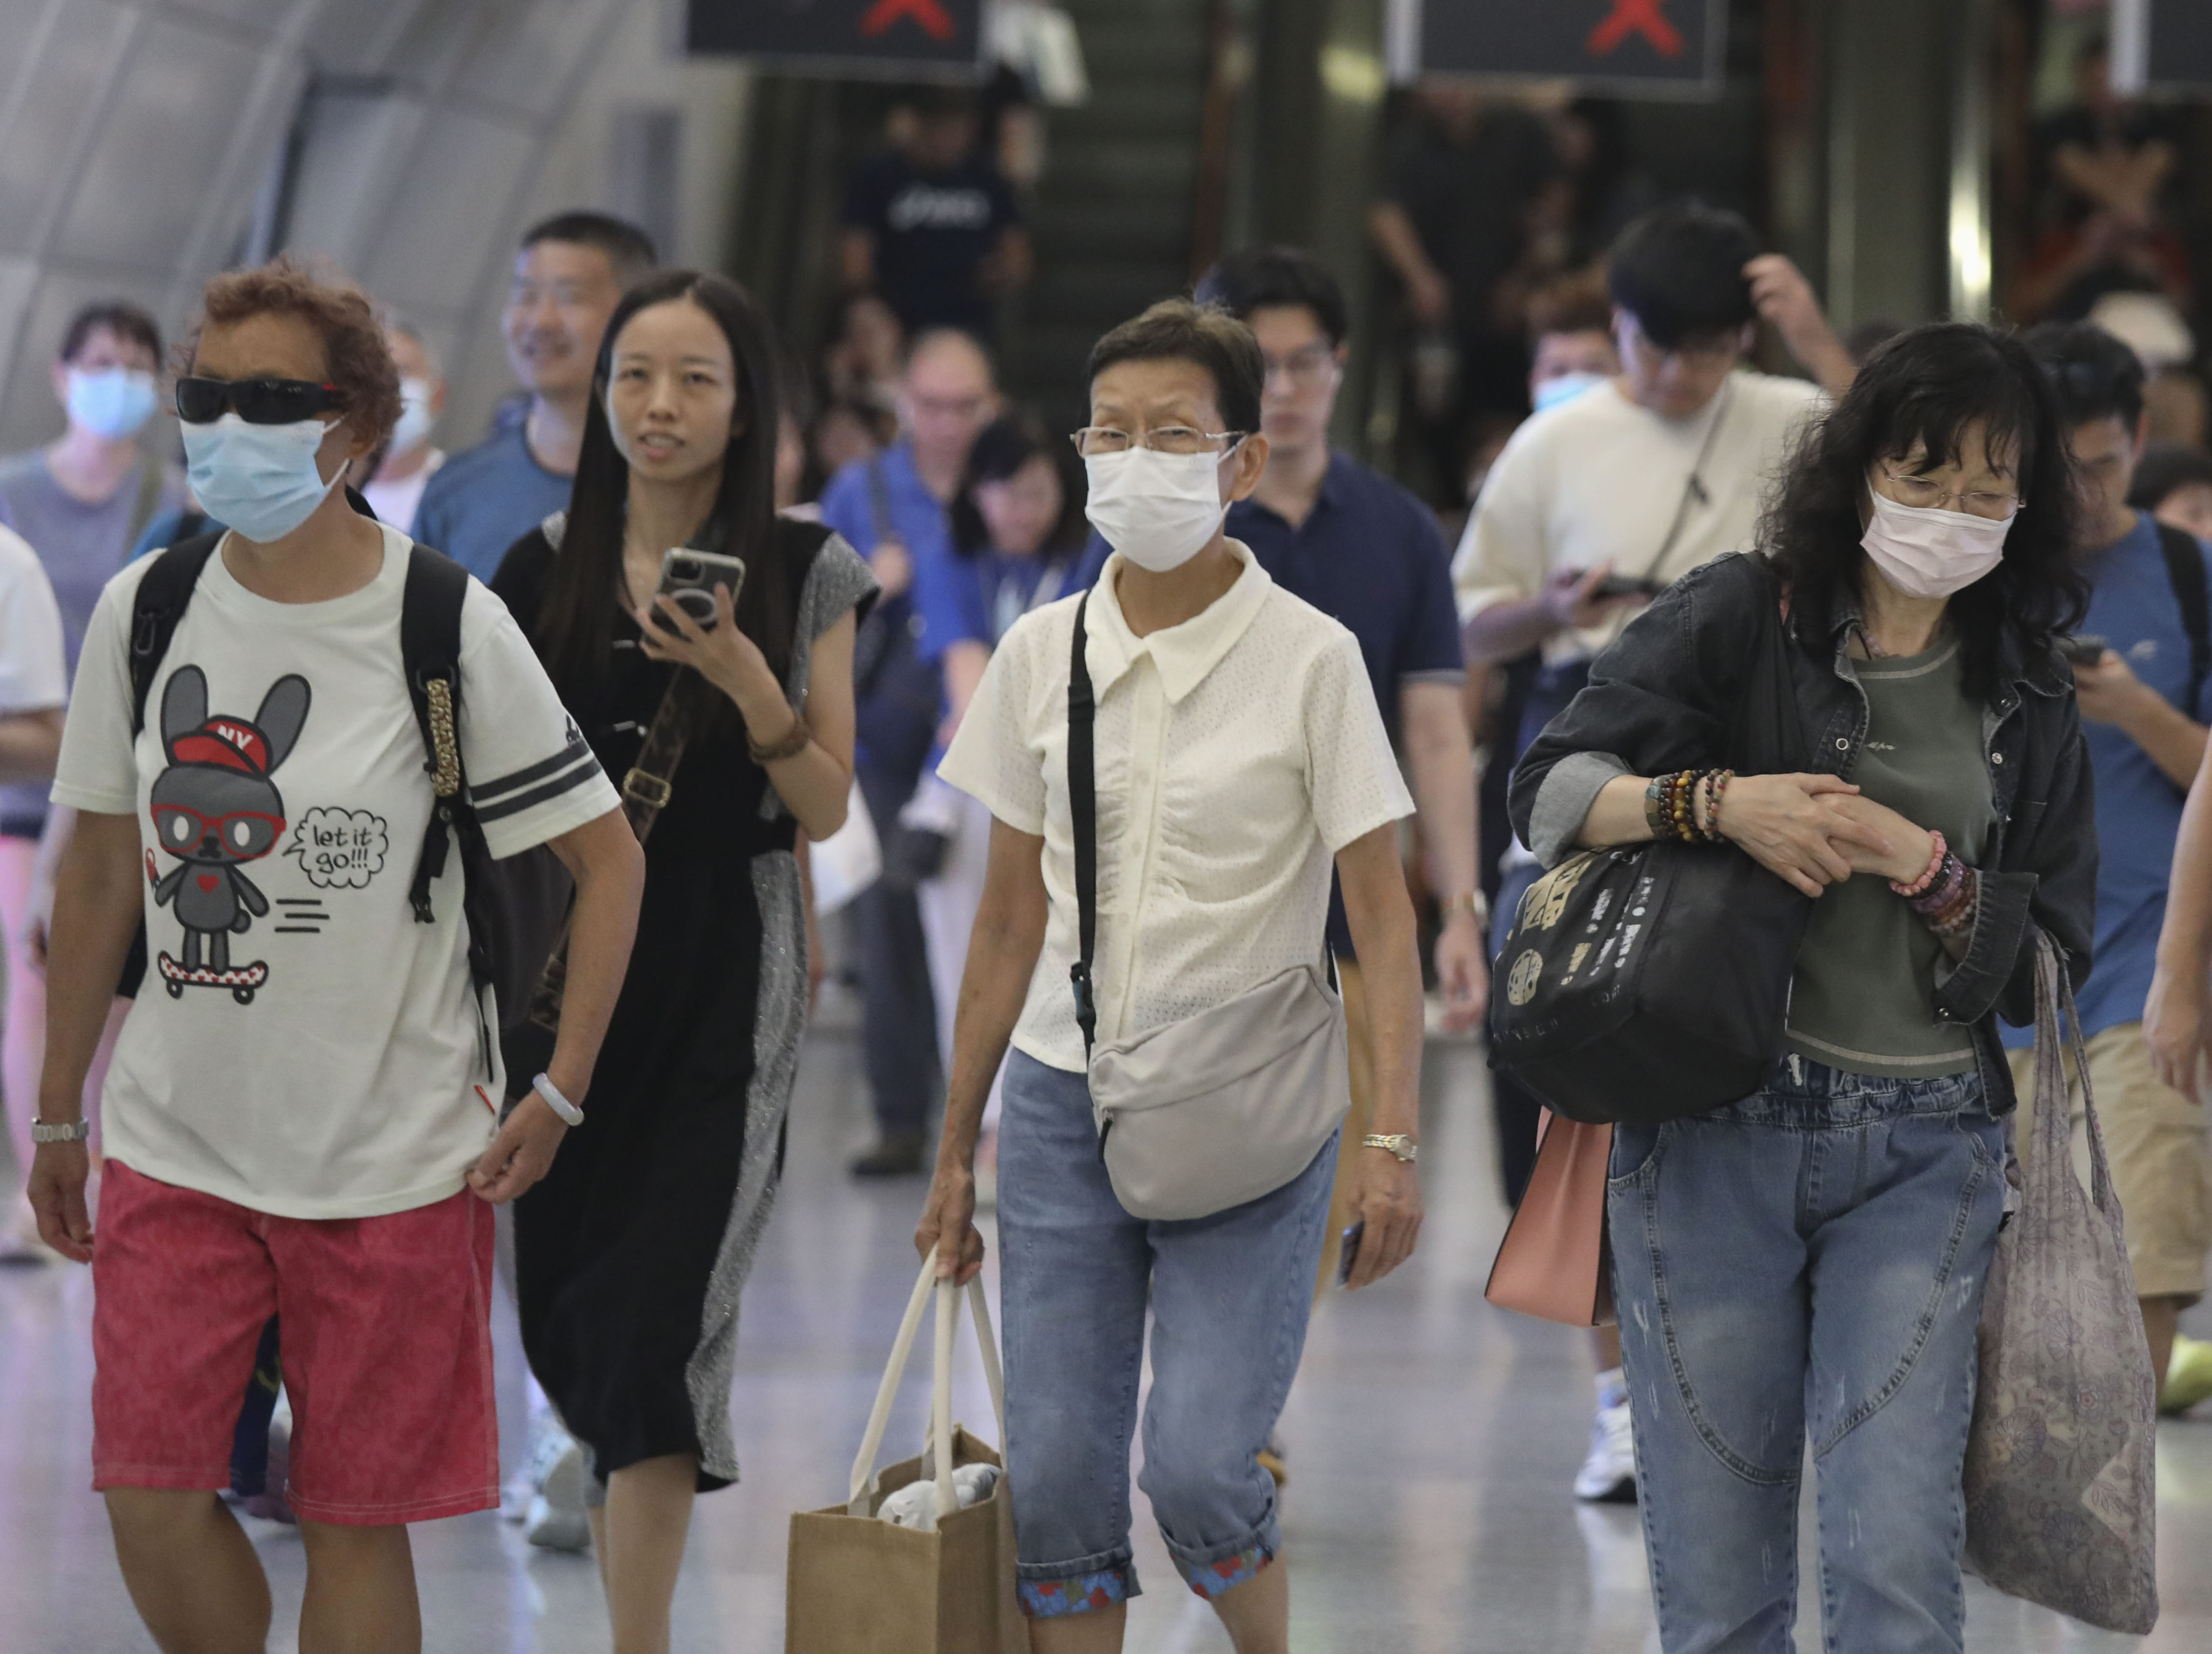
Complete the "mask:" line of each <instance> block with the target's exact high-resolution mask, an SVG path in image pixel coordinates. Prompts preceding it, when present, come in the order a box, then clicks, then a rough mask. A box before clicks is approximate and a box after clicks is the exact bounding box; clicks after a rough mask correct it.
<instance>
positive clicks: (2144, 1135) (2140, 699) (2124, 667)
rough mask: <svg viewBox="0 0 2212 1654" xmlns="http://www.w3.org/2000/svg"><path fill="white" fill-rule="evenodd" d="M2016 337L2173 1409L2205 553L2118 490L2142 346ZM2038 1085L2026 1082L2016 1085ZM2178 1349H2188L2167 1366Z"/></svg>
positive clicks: (2107, 1079)
mask: <svg viewBox="0 0 2212 1654" xmlns="http://www.w3.org/2000/svg"><path fill="white" fill-rule="evenodd" d="M2027 345H2028V348H2029V349H2030V350H2033V351H2034V353H2035V356H2036V359H2037V361H2039V362H2041V363H2042V365H2043V368H2044V372H2045V374H2046V375H2047V376H2048V377H2049V379H2050V380H2051V388H2052V390H2053V391H2055V392H2057V398H2058V405H2059V413H2060V417H2061V419H2062V421H2063V423H2064V424H2065V426H2066V428H2067V431H2068V440H2067V447H2068V448H2069V450H2070V452H2071V454H2072V458H2073V461H2074V469H2075V477H2076V479H2077V481H2076V486H2077V487H2078V489H2079V490H2080V492H2081V502H2082V506H2083V513H2082V540H2083V544H2082V546H2081V554H2080V560H2079V561H2080V567H2081V572H2082V573H2083V574H2084V575H2086V576H2087V579H2088V581H2089V611H2088V613H2087V615H2086V616H2085V617H2083V619H2082V622H2081V629H2080V632H2079V634H2078V635H2079V638H2080V641H2081V645H2082V646H2083V647H2082V648H2081V650H2080V651H2079V653H2078V654H2076V655H2075V660H2074V681H2075V690H2076V692H2077V694H2078V695H2079V696H2080V699H2081V733H2082V735H2083V736H2084V738H2085V739H2087V742H2088V744H2089V764H2090V769H2091V771H2092V773H2093V775H2094V776H2095V778H2096V783H2097V848H2098V857H2097V936H2096V950H2095V956H2094V957H2095V958H2096V961H2097V969H2096V970H2095V972H2094V973H2093V975H2092V976H2090V978H2089V980H2088V982H2087V983H2085V984H2084V985H2083V986H2082V987H2081V989H2080V990H2079V992H2078V993H2077V994H2076V996H2075V1008H2076V1009H2077V1011H2078V1012H2079V1013H2080V1015H2081V1033H2082V1036H2083V1037H2084V1038H2085V1039H2086V1040H2087V1052H2088V1066H2089V1083H2090V1086H2091V1089H2092V1090H2093V1092H2094V1093H2095V1096H2096V1098H2097V1116H2098V1121H2099V1123H2100V1126H2101V1128H2102V1129H2103V1132H2104V1138H2105V1147H2106V1152H2107V1153H2108V1154H2109V1155H2110V1156H2111V1157H2112V1183H2113V1185H2114V1187H2115V1188H2116V1189H2118V1192H2119V1196H2120V1207H2121V1209H2122V1210H2123V1211H2124V1212H2125V1213H2126V1214H2127V1232H2128V1256H2129V1261H2130V1262H2131V1263H2132V1264H2133V1265H2134V1268H2135V1277H2136V1292H2137V1293H2138V1295H2139V1296H2140V1297H2141V1298H2142V1318H2143V1331H2144V1333H2145V1335H2146V1336H2147V1337H2148V1339H2149V1341H2150V1353H2151V1361H2152V1364H2153V1366H2154V1370H2155V1371H2157V1372H2158V1374H2159V1377H2160V1380H2161V1381H2162V1383H2164V1384H2165V1394H2164V1396H2162V1398H2161V1399H2162V1401H2163V1402H2164V1403H2165V1404H2166V1406H2167V1407H2169V1408H2175V1409H2176V1410H2179V1409H2181V1408H2188V1407H2190V1406H2192V1405H2193V1404H2194V1403H2196V1402H2199V1401H2202V1400H2203V1399H2204V1397H2205V1396H2208V1395H2212V1349H2207V1348H2206V1347H2204V1346H2203V1345H2201V1344H2193V1345H2180V1344H2178V1342H2177V1339H2176V1323H2177V1321H2178V1319H2179V1314H2180V1311H2181V1310H2184V1309H2186V1308H2187V1307H2188V1306H2189V1305H2190V1304H2193V1303H2195V1302H2196V1301H2197V1298H2200V1297H2202V1296H2203V1292H2204V1286H2205V1268H2204V1258H2205V1253H2206V1250H2207V1249H2208V1248H2212V1146H2208V1142H2207V1139H2206V1135H2205V1116H2204V1107H2203V1101H2202V1099H2201V1098H2196V1097H2191V1096H2189V1095H2187V1094H2186V1093H2185V1091H2184V1090H2177V1089H2175V1087H2174V1086H2172V1085H2168V1084H2167V1083H2166V1080H2165V1079H2162V1078H2161V1077H2160V1073H2159V1063H2158V1057H2157V1053H2156V1052H2155V1051H2154V1049H2153V1048H2154V1046H2155V1045H2159V1044H2165V1043H2168V1041H2167V1039H2166V1037H2165V1036H2167V1035H2169V1034H2170V1033H2171V1032H2172V1031H2173V1030H2174V1029H2176V1028H2182V1027H2197V1026H2201V1025H2202V1023H2203V1012H2202V1010H2201V1008H2200V1007H2201V1006H2202V1004H2203V970H2202V966H2201V964H2199V967H2198V969H2197V970H2195V971H2193V972H2185V973H2183V976H2184V977H2188V976H2193V977H2194V982H2193V983H2192V982H2183V980H2182V979H2181V978H2177V979H2176V981H2177V991H2175V992H2172V993H2169V994H2163V995H2160V994H2156V993H2154V990H2153V988H2152V977H2153V976H2154V967H2155V965H2156V964H2157V959H2158V952H2159V946H2158V944H2159V932H2160V927H2161V926H2162V925H2163V924H2164V923H2165V921H2166V898H2167V881H2168V876H2169V874H2170V873H2172V870H2173V866H2174V843H2175V840H2176V838H2177V837H2178V836H2179V833H2180V830H2181V816H2182V804H2183V800H2184V799H2185V796H2186V795H2187V794H2188V791H2189V787H2190V784H2191V781H2194V780H2195V779H2196V775H2197V766H2198V764H2199V763H2200V761H2201V760H2202V759H2203V756H2204V742H2205V726H2206V724H2207V723H2208V722H2212V637H2208V636H2207V632H2208V624H2207V618H2206V607H2207V601H2206V592H2207V589H2208V587H2212V553H2208V550H2207V548H2206V547H2205V545H2204V544H2203V542H2202V541H2200V540H2198V539H2197V538H2196V537H2195V536H2194V535H2192V534H2189V533H2185V532H2183V531H2182V530H2180V529H2175V528H2166V527H2164V526H2161V525H2160V524H2159V523H2157V522H2156V521H2154V520H2153V519H2152V518H2151V517H2150V515H2149V514H2148V513H2146V512H2139V511H2137V510H2136V509H2135V508H2132V507H2131V506H2130V505H2129V504H2128V502H2127V500H2128V490H2129V487H2130V484H2131V483H2132V482H2133V480H2134V474H2135V465H2136V460H2138V459H2141V458H2142V451H2143V444H2144V440H2145V436H2146V434H2147V431H2148V420H2147V418H2146V416H2145V413H2144V410H2143V372H2142V363H2141V362H2139V361H2138V360H2137V358H2136V354H2135V352H2134V351H2133V350H2130V349H2129V348H2128V347H2127V346H2126V345H2124V344H2122V343H2121V342H2120V341H2119V340H2118V339H2117V338H2114V337H2112V335H2111V334H2109V333H2107V332H2106V331H2104V330H2103V329H2101V328H2099V327H2096V326H2093V325H2091V324H2089V323H2087V322H2052V323H2046V324H2045V325H2043V326H2041V327H2038V328H2036V329H2034V330H2033V331H2031V332H2030V333H2029V334H2028V335H2027ZM1968 508H1969V509H1971V508H1972V507H1971V504H1970V505H1969V506H1968ZM2201 943H2202V939H2201V938H2200V939H2199V944H2200V945H2199V946H2198V947H2197V949H2196V958H2197V960H2198V961H2200V962H2201V961H2202V959H2203V957H2204V955H2203V946H2201ZM2167 952H2170V953H2171V952H2175V950H2173V949H2172V948H2169V949H2168V950H2167ZM2160 999H2163V1000H2164V1001H2165V1002H2166V1003H2165V1006H2164V1008H2165V1009H2166V1011H2167V1012H2173V1011H2175V1010H2179V1011H2181V1012H2182V1014H2181V1015H2179V1016H2169V1017H2168V1018H2166V1019H2165V1022H2166V1025H2165V1026H2164V1027H2161V1026H2160V1021H2161V1019H2160V1016H2159V1015H2157V1014H2155V1013H2149V1011H2148V1007H2149V1006H2150V1005H2151V1003H2152V1001H2153V1000H2160ZM2147 1030H2148V1031H2150V1034H2151V1037H2147V1032H2146V1031H2147ZM2005 1043H2006V1044H2007V1045H2008V1046H2010V1047H2012V1048H2013V1050H2012V1056H2013V1064H2014V1067H2013V1073H2014V1077H2015V1079H2016V1080H2017V1079H2020V1078H2021V1076H2023V1075H2026V1074H2029V1073H2033V1067H2032V1062H2033V1047H2034V1043H2035V1034H2034V1031H2033V1029H2026V1028H2021V1029H2007V1030H2006V1031H2005ZM2173 1043H2176V1044H2179V1043H2193V1042H2186V1041H2180V1042H2173ZM2192 1055H2193V1054H2192ZM2168 1066H2169V1067H2173V1068H2175V1069H2177V1070H2178V1071H2179V1075H2178V1077H2179V1078H2181V1079H2184V1080H2185V1081H2194V1080H2195V1079H2196V1078H2197V1076H2196V1073H2195V1072H2194V1071H2195V1067H2196V1065H2195V1063H2194V1061H2189V1062H2185V1063H2172V1064H2169V1065H2168ZM2032 1090H2033V1087H2022V1088H2021V1096H2022V1097H2027V1096H2028V1095H2029V1093H2030V1092H2031V1091H2032ZM2025 1129H2026V1128H2025V1127H2023V1128H2022V1130H2023V1132H2024V1131H2025ZM2022 1140H2023V1141H2024V1140H2026V1139H2025V1138H2024V1137H2023V1139H2022ZM2177 1347H2179V1348H2181V1349H2182V1350H2183V1351H2184V1356H2183V1359H2181V1360H2180V1361H2179V1362H2178V1363H2177V1362H2175V1361H2174V1359H2173V1351H2174V1350H2175V1349H2176V1348H2177ZM2177 1380H2179V1382H2176V1381H2177Z"/></svg>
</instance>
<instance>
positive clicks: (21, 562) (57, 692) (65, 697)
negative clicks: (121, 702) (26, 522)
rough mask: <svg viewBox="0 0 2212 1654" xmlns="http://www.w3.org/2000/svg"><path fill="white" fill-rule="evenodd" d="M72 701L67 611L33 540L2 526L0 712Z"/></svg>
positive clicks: (39, 709) (39, 708)
mask: <svg viewBox="0 0 2212 1654" xmlns="http://www.w3.org/2000/svg"><path fill="white" fill-rule="evenodd" d="M68 701H69V668H68V666H66V665H65V664H64V660H63V645H62V611H61V607H60V605H58V604H57V603H56V602H55V601H54V587H53V582H52V581H49V580H48V579H47V578H46V569H45V567H44V565H42V564H41V563H40V562H39V554H38V553H37V552H35V551H33V550H31V544H30V542H29V541H28V540H26V539H25V538H23V537H22V536H21V534H18V533H17V532H15V530H14V529H12V528H0V715H6V714H9V713H15V712H43V711H46V709H47V708H52V707H58V706H62V705H64V704H66V703H67V702H68Z"/></svg>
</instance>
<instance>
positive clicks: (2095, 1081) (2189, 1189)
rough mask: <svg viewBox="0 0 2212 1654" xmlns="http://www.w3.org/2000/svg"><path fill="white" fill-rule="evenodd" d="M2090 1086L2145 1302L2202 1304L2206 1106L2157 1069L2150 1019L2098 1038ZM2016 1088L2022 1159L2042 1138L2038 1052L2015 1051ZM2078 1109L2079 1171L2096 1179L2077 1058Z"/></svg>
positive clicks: (2208, 1151) (2209, 1149) (2211, 1234)
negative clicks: (2148, 1034)
mask: <svg viewBox="0 0 2212 1654" xmlns="http://www.w3.org/2000/svg"><path fill="white" fill-rule="evenodd" d="M2087 1050H2088V1062H2089V1084H2090V1085H2091V1087H2092V1089H2093V1091H2094V1092H2095V1095H2096V1098H2097V1122H2098V1125H2099V1127H2100V1128H2101V1130H2102V1131H2103V1134H2104V1138H2105V1158H2106V1161H2107V1162H2108V1163H2109V1164H2111V1166H2112V1186H2113V1189H2115V1190H2116V1191H2117V1192H2118V1195H2119V1197H2120V1211H2121V1213H2122V1215H2123V1216H2124V1218H2125V1219H2126V1223H2127V1232H2128V1262H2130V1264H2132V1265H2133V1266H2134V1268H2135V1276H2136V1294H2137V1295H2138V1296H2140V1297H2142V1298H2181V1299H2184V1300H2185V1301H2187V1302H2188V1303H2192V1304H2193V1303H2195V1302H2196V1301H2197V1299H2198V1298H2202V1297H2203V1295H2204V1256H2205V1253H2206V1252H2207V1250H2212V1139H2208V1137H2207V1135H2206V1132H2205V1112H2204V1110H2203V1107H2202V1106H2201V1105H2200V1104H2197V1103H2194V1102H2192V1101H2191V1099H2189V1098H2186V1097H2184V1096H2183V1095H2182V1094H2181V1093H2180V1092H2177V1091H2175V1090H2173V1089H2172V1087H2171V1086H2169V1085H2166V1084H2165V1082H2163V1081H2162V1080H2160V1079H2159V1077H2158V1071H2157V1070H2156V1069H2155V1068H2154V1067H2152V1066H2151V1059H2150V1048H2149V1046H2148V1045H2147V1044H2146V1043H2144V1041H2143V1031H2142V1024H2141V1023H2139V1022H2124V1023H2121V1024H2119V1025H2117V1026H2115V1027H2112V1028H2106V1029H2104V1030H2102V1031H2100V1032H2098V1033H2096V1034H2093V1035H2092V1036H2091V1037H2090V1038H2089V1040H2088V1042H2087ZM2010 1055H2011V1060H2012V1076H2013V1085H2014V1089H2015V1090H2016V1091H2017V1092H2019V1093H2020V1124H2019V1128H2018V1133H2017V1135H2018V1139H2019V1143H2020V1152H2021V1158H2022V1159H2023V1160H2025V1159H2026V1158H2027V1150H2028V1145H2029V1144H2031V1143H2032V1142H2033V1140H2034V1138H2033V1134H2032V1133H2031V1132H2030V1130H2029V1127H2030V1124H2031V1122H2033V1117H2034V1116H2033V1108H2034V1104H2035V1061H2034V1053H2033V1052H2032V1051H2015V1052H2012V1053H2011V1054H2010ZM2066 1066H2067V1078H2068V1080H2069V1098H2070V1100H2071V1102H2072V1105H2073V1125H2074V1168H2075V1173H2076V1174H2077V1175H2078V1176H2079V1177H2081V1185H2082V1187H2083V1188H2085V1189H2086V1188H2087V1187H2088V1183H2089V1132H2088V1123H2087V1115H2086V1114H2085V1113H2084V1111H2083V1110H2082V1107H2081V1078H2080V1076H2079V1075H2078V1074H2077V1073H2075V1070H2074V1064H2073V1060H2072V1058H2071V1057H2070V1056H2069V1058H2068V1060H2067V1065H2066Z"/></svg>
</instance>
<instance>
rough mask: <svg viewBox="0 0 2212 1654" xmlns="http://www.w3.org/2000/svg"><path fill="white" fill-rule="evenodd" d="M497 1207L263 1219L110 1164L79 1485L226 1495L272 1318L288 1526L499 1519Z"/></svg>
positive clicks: (98, 1239) (466, 1200)
mask: <svg viewBox="0 0 2212 1654" xmlns="http://www.w3.org/2000/svg"><path fill="white" fill-rule="evenodd" d="M491 1274H492V1209H491V1207H489V1206H487V1205H485V1204H484V1203H483V1201H480V1200H478V1199H477V1197H476V1196H475V1195H472V1194H471V1193H470V1192H469V1191H468V1190H467V1189H463V1190H461V1191H460V1192H459V1194H457V1195H453V1196H451V1197H449V1198H448V1199H446V1200H443V1201H439V1202H437V1203H436V1204H435V1206H425V1207H416V1209H415V1210H413V1211H411V1212H393V1213H387V1214H386V1215H385V1216H382V1217H376V1218H330V1219H305V1218H276V1217H270V1215H269V1214H267V1213H262V1212H255V1211H252V1210H250V1209H248V1208H247V1207H242V1206H235V1205H233V1204H232V1203H231V1202H230V1201H225V1200H221V1199H218V1198H217V1197H216V1196H215V1195H204V1194H201V1193H200V1192H199V1191H198V1190H197V1189H179V1188H178V1187H177V1186H176V1185H174V1184H173V1183H157V1182H155V1180H154V1179H153V1178H151V1177H142V1176H140V1175H139V1174H138V1173H137V1172H135V1171H131V1168H130V1167H128V1166H126V1165H124V1164H120V1163H119V1162H118V1161H116V1160H113V1159H111V1160H109V1161H108V1162H107V1164H106V1171H105V1172H104V1173H103V1175H102V1177H101V1181H100V1213H99V1221H98V1225H97V1227H96V1231H95V1238H94V1244H93V1259H92V1279H93V1288H94V1309H93V1317H92V1347H93V1356H94V1364H95V1365H94V1377H93V1383H92V1422H93V1446H92V1465H93V1481H92V1485H93V1486H94V1487H95V1488H102V1487H209V1488H217V1487H228V1486H229V1484H230V1449H231V1438H232V1435H233V1433H234V1430H235V1427H236V1425H237V1422H238V1412H239V1407H240V1403H241V1402H243V1401H244V1400H245V1397H246V1380H247V1379H248V1378H249V1377H251V1376H252V1371H253V1351H254V1346H255V1344H256V1342H257V1341H258V1340H259V1338H260V1336H261V1329H262V1327H263V1325H264V1323H266V1322H267V1321H268V1319H269V1317H270V1316H272V1315H275V1316H280V1317H283V1320H282V1327H283V1333H282V1337H283V1366H284V1388H285V1390H286V1392H287V1393H288V1394H289V1396H290V1397H291V1401H292V1473H291V1485H290V1499H291V1501H292V1508H293V1509H294V1510H295V1511H297V1512H298V1513H299V1514H300V1515H301V1517H305V1518H306V1519H307V1520H308V1521H310V1522H343V1523H362V1524H377V1523H398V1522H428V1521H430V1520H432V1519H434V1518H435V1517H450V1516H459V1515H462V1514H463V1513H465V1512H466V1511H483V1510H489V1509H490V1508H491V1507H492V1506H494V1505H497V1504H498V1503H499V1426H498V1416H497V1413H496V1409H495V1402H494V1399H493V1389H492V1359H491Z"/></svg>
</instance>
